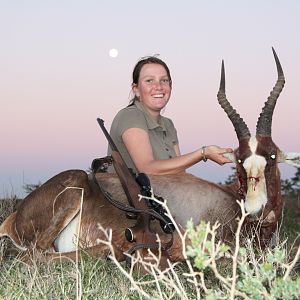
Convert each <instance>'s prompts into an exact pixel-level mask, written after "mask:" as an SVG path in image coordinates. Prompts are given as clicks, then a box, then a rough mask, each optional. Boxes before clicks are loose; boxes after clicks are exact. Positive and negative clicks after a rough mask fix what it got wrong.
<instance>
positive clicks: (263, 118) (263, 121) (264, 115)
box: [256, 47, 285, 136]
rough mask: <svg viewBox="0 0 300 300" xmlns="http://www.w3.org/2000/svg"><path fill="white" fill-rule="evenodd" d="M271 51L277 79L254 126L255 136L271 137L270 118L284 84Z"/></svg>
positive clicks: (276, 57)
mask: <svg viewBox="0 0 300 300" xmlns="http://www.w3.org/2000/svg"><path fill="white" fill-rule="evenodd" d="M272 51H273V55H274V58H275V62H276V67H277V74H278V79H277V82H276V84H275V86H274V88H273V90H272V91H271V93H270V96H269V97H268V100H267V102H265V106H264V107H263V109H262V112H261V114H260V115H259V118H258V120H257V124H256V134H257V135H265V136H271V131H272V117H273V112H274V108H275V105H276V102H277V99H278V97H279V95H280V93H281V91H282V89H283V87H284V83H285V79H284V74H283V71H282V67H281V64H280V61H279V59H278V56H277V54H276V52H275V50H274V48H273V47H272Z"/></svg>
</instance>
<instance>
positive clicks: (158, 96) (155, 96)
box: [153, 94, 164, 98]
mask: <svg viewBox="0 0 300 300" xmlns="http://www.w3.org/2000/svg"><path fill="white" fill-rule="evenodd" d="M163 96H164V95H163V94H158V95H153V97H154V98H162V97H163Z"/></svg>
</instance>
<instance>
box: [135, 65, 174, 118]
mask: <svg viewBox="0 0 300 300" xmlns="http://www.w3.org/2000/svg"><path fill="white" fill-rule="evenodd" d="M132 88H133V92H134V93H135V95H136V96H137V97H138V98H139V100H140V101H141V102H142V103H143V105H144V107H145V108H146V109H147V110H148V111H149V113H150V114H157V113H159V112H160V111H161V110H162V109H163V108H164V107H165V106H166V104H167V103H168V101H169V99H170V96H171V82H170V79H169V76H168V74H167V71H166V69H165V68H164V67H163V66H162V65H160V64H156V63H148V64H145V65H144V66H143V67H142V69H141V72H140V76H139V80H138V83H137V84H133V85H132Z"/></svg>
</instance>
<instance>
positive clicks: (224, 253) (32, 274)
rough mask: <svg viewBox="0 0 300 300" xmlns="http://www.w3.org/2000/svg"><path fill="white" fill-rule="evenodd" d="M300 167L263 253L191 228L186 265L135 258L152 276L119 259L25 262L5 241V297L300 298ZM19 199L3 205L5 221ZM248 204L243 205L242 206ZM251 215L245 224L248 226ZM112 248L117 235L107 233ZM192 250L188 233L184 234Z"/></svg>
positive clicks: (1, 255) (1, 278)
mask: <svg viewBox="0 0 300 300" xmlns="http://www.w3.org/2000/svg"><path fill="white" fill-rule="evenodd" d="M299 178H300V170H299V169H297V171H296V174H295V176H294V177H293V178H291V179H290V180H289V181H288V184H289V185H288V186H289V188H285V190H284V195H285V202H286V205H285V209H284V213H283V221H282V224H281V226H280V228H279V242H278V243H277V245H276V246H275V247H272V248H268V249H265V250H264V251H263V250H261V249H257V248H254V247H253V243H252V242H251V241H250V240H246V241H244V242H241V241H240V234H239V230H238V232H237V235H236V238H237V239H236V247H235V249H234V251H233V252H232V251H230V249H229V248H228V247H227V246H226V245H223V244H221V243H219V242H218V241H217V240H216V236H215V233H216V229H217V227H218V225H217V224H214V225H210V224H205V223H201V224H200V225H199V226H197V227H196V228H195V226H194V225H193V223H192V222H189V224H188V232H187V234H188V237H189V239H190V240H191V244H190V245H189V246H188V247H184V249H185V251H184V255H185V257H186V259H187V263H186V264H173V265H170V266H169V269H168V270H167V271H165V272H161V271H160V270H159V268H158V267H157V265H156V264H152V265H150V264H149V263H148V264H147V263H145V262H142V261H141V259H140V257H134V258H132V259H133V261H132V266H133V267H134V266H136V265H138V264H143V267H144V268H145V269H146V270H149V273H150V274H151V275H139V274H137V273H136V272H135V269H134V268H133V267H132V268H128V267H127V266H126V265H125V263H119V262H117V261H116V259H115V257H114V253H113V249H112V248H111V250H112V251H111V252H112V254H111V256H110V259H109V260H101V259H95V258H92V257H89V256H88V255H84V256H83V257H82V258H81V259H80V260H79V261H77V262H73V261H68V260H67V261H56V262H54V261H50V262H46V263H45V262H44V263H39V262H38V261H36V260H35V259H33V260H32V262H31V265H27V264H24V263H23V262H22V261H21V260H20V259H19V256H18V252H17V250H16V249H15V247H14V246H13V245H12V243H10V242H9V240H7V239H1V240H0V268H1V272H0V283H1V284H0V299H300V276H299V275H300V262H299V256H300V241H299V235H300V234H299V233H300V193H299V191H300V184H299V182H300V180H299ZM17 205H18V200H17V199H15V198H14V199H7V201H0V211H1V215H0V223H2V222H3V220H4V219H5V218H6V216H7V215H8V214H10V213H11V212H12V211H14V210H15V209H16V206H17ZM241 205H242V207H243V204H241ZM243 217H244V215H243V216H242V219H241V220H240V224H242V221H243ZM105 233H106V235H107V239H106V240H105V241H103V242H104V243H107V244H108V245H110V233H109V232H105ZM181 238H182V243H183V244H184V245H185V236H181Z"/></svg>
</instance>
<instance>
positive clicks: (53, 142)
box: [0, 0, 300, 197]
mask: <svg viewBox="0 0 300 300" xmlns="http://www.w3.org/2000/svg"><path fill="white" fill-rule="evenodd" d="M299 12H300V1H298V0H294V1H293V0H287V1H279V0H264V1H261V0H252V1H242V0H240V1H238V0H236V1H233V0H226V1H221V0H219V1H217V0H211V1H202V0H185V1H182V0H164V1H163V0H152V1H143V0H119V1H118V0H110V1H102V0H98V1H96V0H95V1H91V0H85V1H76V0H60V1H55V0H51V1H50V0H44V1H40V0H36V1H33V0H26V1H22V0H14V1H9V0H0V39H1V47H0V104H1V109H0V139H1V140H0V143H1V146H0V197H6V196H10V195H14V194H16V195H17V196H19V197H22V196H24V191H23V188H22V187H23V185H24V184H36V183H38V182H45V181H46V180H48V179H49V178H51V177H52V176H54V175H55V174H57V173H59V172H61V171H64V170H67V169H83V170H87V169H88V168H89V167H90V164H91V161H92V160H93V159H94V158H96V157H102V156H105V155H106V149H107V142H106V140H105V137H104V135H103V134H102V132H101V130H100V128H99V126H98V124H97V122H96V118H97V117H101V118H102V119H104V120H105V125H106V127H107V129H109V127H110V124H111V122H112V119H113V117H114V115H115V114H116V113H117V112H118V111H119V110H120V109H121V108H123V107H125V106H126V105H127V104H128V102H129V100H130V86H131V74H132V70H133V67H134V65H135V63H136V62H137V61H138V60H139V58H141V57H143V56H147V55H153V54H160V58H162V59H163V60H164V61H165V62H166V63H167V64H168V66H169V68H170V70H171V75H172V80H173V90H172V96H171V100H170V102H169V103H168V106H167V107H166V110H165V112H164V115H165V116H167V117H170V118H171V119H172V120H173V122H174V123H175V126H176V128H177V132H178V136H179V140H180V148H181V152H182V153H187V152H190V151H193V150H196V149H197V148H200V147H201V146H202V145H211V144H216V145H219V146H222V147H233V148H234V147H237V145H238V143H237V138H236V135H235V132H234V129H233V127H232V124H231V123H230V121H229V119H228V118H227V116H226V114H225V113H224V111H223V110H222V109H221V107H220V106H219V104H218V102H217V97H216V94H217V91H218V85H219V81H220V69H221V61H222V59H224V61H225V68H226V92H227V97H228V99H229V101H230V102H231V104H232V105H233V107H234V108H235V109H236V110H237V111H238V112H239V114H240V115H241V117H242V118H243V119H244V120H245V122H246V123H247V124H248V127H249V129H250V131H252V132H253V131H254V130H255V125H256V122H257V118H258V116H259V113H260V112H261V109H262V107H263V104H264V102H265V101H266V99H267V97H268V96H269V93H270V91H271V90H272V88H273V86H274V84H275V82H276V79H277V74H276V67H275V62H274V58H273V56H272V51H271V47H272V46H273V47H274V48H275V50H276V52H277V54H278V56H279V59H280V61H281V64H282V67H283V70H284V73H285V77H286V85H285V88H284V90H283V92H282V94H281V96H280V98H279V99H278V103H277V106H276V109H275V112H274V116H273V126H272V136H273V140H274V141H275V143H276V144H277V145H278V146H279V147H280V148H281V149H282V150H284V151H287V152H299V151H300V142H299V134H298V132H299V129H300V124H299V121H298V118H299V108H300V99H299V94H298V93H297V91H298V88H299V78H300V54H299V53H300V39H299V28H300V24H299V23H300V18H299ZM112 48H115V49H117V50H118V53H119V55H118V56H117V57H110V56H109V50H110V49H112ZM141 151H142V149H141ZM231 167H232V165H229V164H227V165H225V166H219V165H216V164H214V163H212V162H207V163H203V162H200V163H199V164H197V165H195V166H194V167H192V168H190V169H189V170H188V171H189V172H191V173H193V174H195V175H196V176H200V177H202V178H205V179H208V180H211V181H215V182H220V181H224V180H225V179H226V178H227V177H228V176H229V175H230V174H231V173H232V170H231ZM280 169H281V173H282V177H283V178H290V177H291V176H293V175H294V173H295V171H296V169H295V168H294V167H291V166H288V167H284V166H280Z"/></svg>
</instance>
